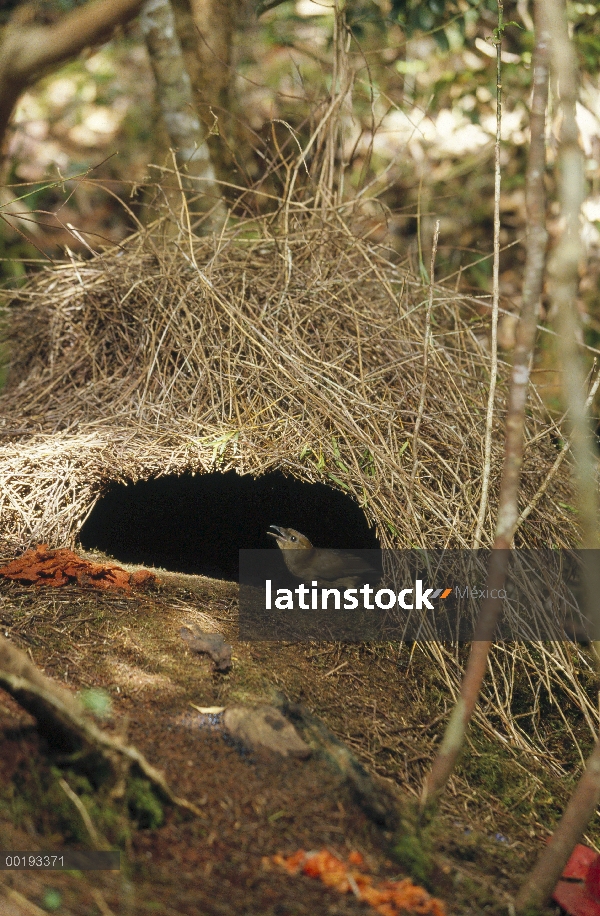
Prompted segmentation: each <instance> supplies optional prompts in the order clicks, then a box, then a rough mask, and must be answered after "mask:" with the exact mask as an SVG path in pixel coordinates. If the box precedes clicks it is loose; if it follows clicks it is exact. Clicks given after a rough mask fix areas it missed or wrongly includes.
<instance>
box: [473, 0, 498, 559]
mask: <svg viewBox="0 0 600 916" xmlns="http://www.w3.org/2000/svg"><path fill="white" fill-rule="evenodd" d="M503 30H504V4H503V2H502V0H498V28H497V29H496V36H495V38H494V41H495V44H496V145H495V150H494V267H493V279H492V338H491V342H490V345H491V354H490V387H489V392H488V403H487V412H486V418H485V443H484V450H483V470H482V475H481V501H480V503H479V515H478V516H477V526H476V528H475V535H474V537H473V547H474V548H477V547H479V545H480V544H481V535H482V533H483V528H484V525H485V516H486V513H487V505H488V493H489V489H490V476H491V468H492V435H493V427H494V402H495V399H496V381H497V379H498V309H499V306H500V185H501V169H500V140H501V136H502V32H503Z"/></svg>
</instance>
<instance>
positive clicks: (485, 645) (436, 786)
mask: <svg viewBox="0 0 600 916" xmlns="http://www.w3.org/2000/svg"><path fill="white" fill-rule="evenodd" d="M498 22H499V26H498V33H497V34H498V39H501V37H502V7H501V4H499V8H498ZM499 47H500V46H499V45H498V48H499ZM498 83H500V79H498ZM547 99H548V37H547V34H546V32H545V31H544V30H543V29H541V28H540V29H538V34H537V42H536V50H535V59H534V78H533V97H532V106H531V145H530V150H529V162H528V169H527V204H528V206H527V212H528V217H529V225H528V233H527V260H526V267H525V277H524V283H523V305H522V309H521V320H520V322H519V324H518V326H517V339H516V342H515V351H514V358H513V368H512V375H511V382H510V392H509V401H508V410H507V418H506V436H505V442H504V464H503V467H502V481H501V485H500V496H499V502H498V518H497V521H496V533H495V537H494V549H493V551H492V556H491V558H490V564H489V568H488V573H487V583H486V594H487V595H497V594H498V593H499V592H500V590H501V589H503V588H504V585H505V580H506V571H507V567H508V550H509V548H510V546H511V544H512V539H513V535H514V531H515V528H516V524H517V518H518V495H519V483H520V478H521V466H522V463H523V448H524V433H525V407H526V403H527V394H528V389H529V372H530V365H531V361H532V356H533V351H534V347H535V336H536V326H537V316H538V312H539V304H540V296H541V292H542V282H543V273H544V257H545V251H546V229H545V215H546V198H545V193H544V168H545V162H546V152H545V110H546V103H547ZM496 190H497V191H499V186H497V188H496ZM495 241H496V243H497V238H496V240H495ZM497 253H498V247H497V244H495V255H497ZM496 292H497V289H496V290H495V293H496ZM496 317H497V312H496ZM481 522H482V516H481V514H480V516H479V520H478V530H479V524H480V523H481ZM501 611H502V601H501V599H499V598H485V599H484V601H483V604H482V607H481V613H480V616H479V620H478V622H477V629H476V632H475V636H474V639H473V642H472V644H471V651H470V653H469V659H468V662H467V667H466V669H465V674H464V677H463V680H462V683H461V689H460V696H459V698H458V700H457V702H456V705H455V707H454V709H453V711H452V715H451V717H450V721H449V723H448V726H447V728H446V732H445V734H444V738H443V740H442V743H441V745H440V749H439V751H438V754H437V756H436V758H435V760H434V762H433V766H432V769H431V772H430V774H429V776H428V778H427V780H426V781H425V784H424V786H423V793H422V798H421V804H422V806H423V807H424V806H425V805H431V804H433V803H435V801H436V799H437V798H438V796H439V794H440V793H441V791H442V790H443V789H444V787H445V785H446V783H447V781H448V779H449V777H450V775H451V773H452V771H453V769H454V766H455V764H456V761H457V759H458V755H459V754H460V751H461V749H462V747H463V744H464V740H465V734H466V730H467V728H468V725H469V722H470V720H471V717H472V715H473V712H474V710H475V704H476V702H477V697H478V695H479V691H480V690H481V684H482V682H483V678H484V676H485V673H486V670H487V665H488V655H489V650H490V648H491V645H492V637H493V635H494V630H495V628H496V624H497V622H498V619H499V617H500V614H501Z"/></svg>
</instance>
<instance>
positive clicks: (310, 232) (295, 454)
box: [0, 205, 597, 772]
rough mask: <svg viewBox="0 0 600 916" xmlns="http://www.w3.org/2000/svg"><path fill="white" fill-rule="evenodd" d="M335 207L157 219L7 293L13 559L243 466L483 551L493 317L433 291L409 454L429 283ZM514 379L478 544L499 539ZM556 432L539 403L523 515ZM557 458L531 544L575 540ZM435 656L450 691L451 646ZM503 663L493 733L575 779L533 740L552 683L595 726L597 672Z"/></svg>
mask: <svg viewBox="0 0 600 916" xmlns="http://www.w3.org/2000/svg"><path fill="white" fill-rule="evenodd" d="M339 214H340V211H339V209H336V208H335V207H331V208H328V209H326V210H323V209H322V208H319V209H316V208H313V209H312V210H308V209H306V207H303V206H301V205H298V206H297V207H295V208H294V207H293V206H289V207H287V212H286V216H285V219H284V220H283V223H284V227H285V228H284V229H282V228H281V222H279V221H278V220H277V218H275V217H270V218H264V219H262V220H257V221H255V222H254V223H252V224H251V225H250V226H249V225H248V224H245V225H238V226H237V228H232V229H231V230H228V231H225V232H223V233H222V235H221V236H220V237H210V238H204V239H199V238H195V237H194V236H193V235H192V234H191V233H190V232H187V231H185V230H184V229H183V228H181V225H179V228H178V229H177V227H175V229H173V227H171V229H170V230H169V232H167V233H165V234H164V235H162V236H161V235H160V233H159V231H158V228H156V227H155V228H156V231H154V232H148V231H146V232H140V233H138V234H136V235H134V236H132V237H131V238H130V239H129V240H128V241H127V242H126V243H125V244H124V245H122V246H121V247H118V248H114V249H111V250H108V251H105V252H103V253H101V254H99V255H98V256H96V257H93V258H92V259H91V260H87V261H82V260H72V261H71V262H69V263H63V264H60V265H57V266H54V267H52V268H50V269H48V270H43V271H41V272H40V273H39V274H37V275H36V276H35V277H34V278H33V279H32V280H31V281H30V282H29V284H28V285H27V286H25V287H24V288H23V289H21V290H19V291H18V293H16V294H15V296H14V297H13V299H12V301H10V303H9V307H8V341H9V347H10V357H11V358H10V371H9V381H8V385H7V387H6V388H5V390H4V392H3V393H2V396H1V398H0V417H1V419H0V424H1V425H0V437H1V438H0V444H1V447H0V532H1V534H0V548H1V551H2V552H3V553H4V554H5V555H7V554H11V553H14V552H16V551H17V550H18V549H19V548H23V547H25V546H28V545H30V544H32V543H36V542H40V541H43V542H45V543H48V544H50V545H51V546H70V545H72V544H73V542H74V541H75V540H76V538H77V533H78V531H79V529H80V527H81V525H82V523H83V521H84V519H85V518H86V517H87V515H88V513H89V512H90V511H91V509H92V507H93V505H94V502H95V500H96V499H97V497H98V496H99V495H100V493H101V492H102V489H103V487H105V485H106V484H107V483H108V482H109V481H114V480H139V479H143V478H149V477H153V476H159V475H164V474H180V473H183V472H192V471H193V472H197V473H206V472H209V471H215V470H216V471H225V470H228V469H232V468H233V469H235V470H237V471H238V472H239V473H244V474H253V475H260V474H262V473H265V472H266V471H268V470H273V469H281V470H283V471H284V472H286V473H288V474H293V475H295V476H296V477H298V478H300V479H302V480H306V481H317V480H318V481H324V482H326V483H328V484H330V485H331V486H333V487H338V488H341V489H344V490H345V491H346V492H347V493H348V494H350V495H351V496H352V497H353V498H354V499H356V500H357V501H358V502H359V503H360V505H361V506H362V507H363V510H364V512H365V514H366V516H367V518H368V519H369V521H370V522H372V523H373V524H374V525H375V526H376V529H377V533H378V535H379V537H380V540H381V543H382V545H383V546H390V547H410V546H415V545H416V546H422V547H446V546H452V547H470V546H471V544H472V538H473V531H474V528H475V521H476V513H477V509H478V502H479V494H480V481H481V472H482V467H481V466H482V456H483V439H484V432H485V415H486V399H487V383H488V375H489V353H488V347H487V334H488V325H489V315H488V311H487V309H486V308H485V306H484V305H482V303H478V302H476V301H474V300H468V299H461V298H460V297H459V296H457V295H456V294H454V293H452V292H451V291H449V290H448V289H445V288H443V287H442V286H440V287H436V288H435V289H434V290H433V304H432V311H431V329H432V336H431V343H430V349H429V359H428V367H427V377H426V397H425V404H424V412H423V415H422V422H421V425H420V431H419V437H418V442H417V444H416V449H415V443H414V442H413V431H414V427H415V422H416V417H417V414H418V410H419V402H420V397H421V388H422V379H423V351H424V329H425V324H426V320H427V310H428V302H429V296H430V290H429V289H428V288H427V287H425V286H423V284H422V283H421V282H420V281H418V280H417V279H416V278H415V277H414V275H412V274H411V273H410V271H408V270H406V269H404V268H402V267H400V266H398V264H397V263H395V262H394V260H393V258H392V257H391V256H390V253H389V252H388V251H387V250H386V249H384V248H382V247H377V246H376V245H374V244H371V243H369V241H368V240H364V239H359V238H356V237H355V236H353V235H352V234H351V233H350V231H349V230H348V228H347V227H346V224H345V223H344V221H343V220H342V218H341V216H340V215H339ZM159 228H160V227H159ZM163 228H164V226H163ZM161 239H162V240H161ZM506 368H507V367H506V366H505V365H501V371H500V376H501V378H500V384H499V387H498V395H497V409H496V420H495V424H496V426H495V439H494V446H493V455H492V480H493V481H494V486H493V487H492V500H491V508H490V510H489V512H488V519H487V526H486V532H485V535H486V540H484V543H490V542H491V536H492V532H493V516H494V499H495V496H496V492H497V484H498V480H499V473H500V466H501V460H502V451H503V429H502V423H503V409H504V402H505V398H506V376H507V372H506ZM555 433H556V427H555V426H554V424H553V422H552V421H551V420H550V418H549V417H548V416H547V415H546V413H545V411H544V408H543V405H542V402H541V400H540V398H539V397H538V396H537V394H536V393H535V392H533V395H532V398H531V408H530V412H529V417H528V422H527V440H528V441H527V447H526V451H525V459H524V469H523V487H522V507H525V506H527V505H529V504H530V503H531V500H532V499H534V498H535V496H536V493H539V488H540V487H544V486H546V485H547V483H548V478H549V476H552V474H551V469H552V467H553V465H554V463H555V461H556V456H557V453H556V450H555V447H554V446H553V441H552V439H553V436H554V434H555ZM415 459H416V460H417V462H418V464H417V469H416V475H415V476H414V485H412V484H411V477H412V476H413V465H414V461H415ZM565 468H566V463H565V464H564V465H563V466H562V469H561V470H560V471H559V473H556V474H555V476H554V477H553V478H552V481H551V483H550V485H549V486H548V488H547V490H546V491H545V492H544V495H543V497H542V498H541V499H539V501H538V502H537V504H536V505H535V508H534V510H533V511H532V512H531V514H530V516H529V518H528V519H527V520H526V521H525V522H524V523H523V525H522V526H521V528H520V529H519V532H518V542H519V543H521V544H523V545H527V546H529V547H536V546H540V547H541V546H572V545H573V544H574V543H575V541H576V529H575V525H574V522H573V521H572V519H571V518H570V517H569V516H568V514H567V513H565V512H564V509H563V507H562V506H561V505H560V503H565V502H569V489H570V487H569V483H568V475H567V473H566V471H565ZM422 648H423V651H425V652H426V653H428V654H429V656H430V657H431V658H432V659H433V661H434V663H435V665H436V666H438V667H439V670H440V671H441V672H442V673H443V677H444V680H445V682H446V684H447V688H448V691H449V693H450V695H451V696H452V695H454V696H455V695H456V691H457V686H458V684H459V683H460V677H461V661H460V659H461V656H460V653H459V651H458V649H456V648H452V647H446V646H443V645H440V644H438V643H435V642H429V643H424V644H423V646H422ZM574 659H575V662H574ZM490 664H491V668H490V671H491V674H492V677H491V680H490V683H489V684H488V686H487V687H486V691H485V696H484V698H483V702H482V704H481V707H480V711H479V712H478V717H479V722H480V724H482V725H483V726H484V728H485V729H486V730H487V732H488V734H492V735H494V736H496V737H497V736H499V735H500V736H501V737H502V740H503V741H504V742H505V743H506V742H508V743H509V745H511V746H514V747H516V748H520V749H521V750H526V751H528V752H530V753H534V754H536V755H538V757H543V758H544V759H546V760H547V761H550V762H551V763H552V765H553V767H554V769H555V771H558V772H562V763H561V759H559V757H558V756H554V755H552V754H551V753H549V752H548V746H547V743H546V739H545V736H544V734H542V733H540V732H539V731H537V725H536V722H538V721H539V698H540V685H544V691H545V695H546V696H549V697H550V698H551V699H550V702H554V703H555V702H556V700H555V699H554V698H555V697H558V702H559V703H560V704H562V706H563V707H564V708H565V709H566V708H567V707H569V706H570V707H571V708H572V709H573V710H574V711H575V714H576V715H577V716H578V717H579V721H581V722H582V723H583V725H584V728H586V729H587V728H589V731H590V733H592V734H593V732H594V729H595V728H596V720H597V710H596V709H595V706H594V703H593V702H592V700H591V699H590V697H589V696H588V695H587V694H586V692H585V690H584V689H583V687H582V686H581V684H580V683H579V680H578V677H577V676H576V673H575V669H576V668H578V667H579V668H581V666H582V665H583V667H584V668H586V667H587V668H588V670H589V666H588V665H587V662H586V661H585V659H584V658H583V656H581V654H580V653H579V652H578V650H577V649H576V648H575V647H572V648H569V647H568V646H565V645H564V644H562V643H555V644H543V645H541V646H539V647H537V648H535V647H532V645H531V644H529V645H527V644H522V645H517V646H512V647H509V646H506V645H504V646H500V647H498V649H497V650H496V652H495V654H494V655H493V657H492V660H491V663H490ZM519 672H520V674H519ZM517 677H520V678H521V679H522V678H525V679H526V681H527V683H529V684H530V687H531V695H532V697H533V700H532V711H531V722H530V721H529V720H528V719H526V718H523V717H520V718H519V720H517V719H515V718H514V717H513V716H512V714H511V708H512V699H513V693H515V679H516V678H517ZM521 683H522V680H521ZM560 714H561V715H562V716H563V718H564V713H563V712H562V711H561V712H560ZM565 721H566V720H565ZM531 723H533V725H532V724H531Z"/></svg>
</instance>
